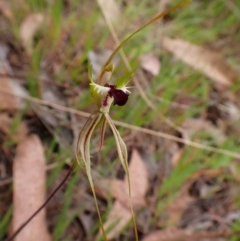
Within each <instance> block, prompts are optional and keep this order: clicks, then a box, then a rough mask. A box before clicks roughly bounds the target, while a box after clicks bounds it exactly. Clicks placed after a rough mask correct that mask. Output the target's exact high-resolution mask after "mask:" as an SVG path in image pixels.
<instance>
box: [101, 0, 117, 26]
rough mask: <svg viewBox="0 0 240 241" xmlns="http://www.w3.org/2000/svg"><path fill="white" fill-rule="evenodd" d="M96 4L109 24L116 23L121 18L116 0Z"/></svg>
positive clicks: (102, 0)
mask: <svg viewBox="0 0 240 241" xmlns="http://www.w3.org/2000/svg"><path fill="white" fill-rule="evenodd" d="M98 4H99V5H100V6H101V9H102V10H103V12H104V15H105V17H106V18H107V19H108V21H110V22H115V21H117V20H118V19H119V18H120V16H121V10H120V5H119V3H118V1H116V0H98Z"/></svg>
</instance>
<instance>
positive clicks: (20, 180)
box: [12, 135, 50, 241]
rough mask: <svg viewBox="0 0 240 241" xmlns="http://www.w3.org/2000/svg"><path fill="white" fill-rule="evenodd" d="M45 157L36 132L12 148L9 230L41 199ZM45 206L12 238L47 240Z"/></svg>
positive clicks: (30, 212) (22, 220)
mask: <svg viewBox="0 0 240 241" xmlns="http://www.w3.org/2000/svg"><path fill="white" fill-rule="evenodd" d="M45 181H46V177H45V158H44V152H43V147H42V144H41V141H40V140H39V138H38V137H37V136H36V135H31V136H29V137H27V138H26V139H25V140H24V141H23V142H21V143H20V144H19V145H18V147H17V150H16V157H15V159H14V163H13V183H14V191H13V202H14V209H13V221H12V229H13V232H14V231H15V230H17V228H18V227H19V226H20V225H21V224H22V223H23V222H24V221H26V219H27V218H28V217H30V216H31V215H32V214H33V213H34V212H35V211H36V210H37V209H38V208H39V207H40V206H41V205H42V203H43V202H44V201H45ZM45 216H46V213H45V209H43V210H42V211H41V212H39V214H38V215H37V216H36V217H35V218H34V219H33V220H32V221H31V222H30V223H29V224H28V225H27V226H26V227H25V228H24V229H23V230H22V231H21V232H20V233H19V234H18V235H17V237H16V238H15V239H14V240H15V241H22V240H24V241H32V240H44V241H49V240H50V236H49V234H48V231H47V225H46V220H45Z"/></svg>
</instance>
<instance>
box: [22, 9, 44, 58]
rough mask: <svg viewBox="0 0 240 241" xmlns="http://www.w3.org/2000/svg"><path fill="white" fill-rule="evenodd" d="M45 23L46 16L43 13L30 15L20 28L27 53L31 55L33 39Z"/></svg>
mask: <svg viewBox="0 0 240 241" xmlns="http://www.w3.org/2000/svg"><path fill="white" fill-rule="evenodd" d="M43 21H44V16H43V14H41V13H34V14H30V15H28V16H27V17H26V18H25V19H24V20H23V22H22V23H21V26H20V37H21V40H22V43H23V46H24V48H25V50H26V52H27V53H28V54H29V55H31V53H32V47H33V46H32V45H33V37H34V34H36V32H37V30H38V29H39V28H40V26H41V25H42V23H43Z"/></svg>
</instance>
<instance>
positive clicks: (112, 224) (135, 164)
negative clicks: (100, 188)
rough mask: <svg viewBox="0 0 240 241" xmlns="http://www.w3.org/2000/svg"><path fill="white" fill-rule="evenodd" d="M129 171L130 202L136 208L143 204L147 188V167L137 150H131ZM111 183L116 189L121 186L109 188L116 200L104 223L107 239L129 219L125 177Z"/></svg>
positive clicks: (118, 230)
mask: <svg viewBox="0 0 240 241" xmlns="http://www.w3.org/2000/svg"><path fill="white" fill-rule="evenodd" d="M129 173H130V178H131V181H130V183H131V190H132V203H133V207H134V209H135V210H137V209H139V208H141V207H143V206H144V205H145V194H146V192H147V189H148V173H147V169H146V166H145V164H144V162H143V160H142V158H141V156H140V155H139V153H138V151H137V150H133V153H132V156H131V161H130V165H129ZM113 183H114V184H113V186H115V187H117V188H118V189H120V188H121V191H119V190H116V191H115V190H114V189H112V188H111V189H110V190H111V191H112V192H113V193H114V194H113V195H114V196H115V197H116V198H117V200H116V201H115V203H114V205H113V207H112V209H111V211H110V214H109V216H108V218H107V221H106V222H105V224H104V228H105V230H109V232H108V233H107V237H108V239H109V240H110V239H113V238H114V237H116V236H117V235H118V234H119V233H120V231H121V230H122V229H123V228H124V227H125V226H126V225H127V223H128V222H129V220H130V219H131V211H130V199H129V194H128V183H127V179H126V178H125V179H124V181H123V182H122V183H120V182H119V181H117V182H113ZM121 184H122V185H121ZM110 186H111V185H110ZM121 193H122V196H121Z"/></svg>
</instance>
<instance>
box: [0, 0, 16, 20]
mask: <svg viewBox="0 0 240 241" xmlns="http://www.w3.org/2000/svg"><path fill="white" fill-rule="evenodd" d="M0 12H2V13H3V15H4V16H5V17H7V18H8V19H12V18H13V13H12V11H11V8H10V6H9V1H6V0H0Z"/></svg>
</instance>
